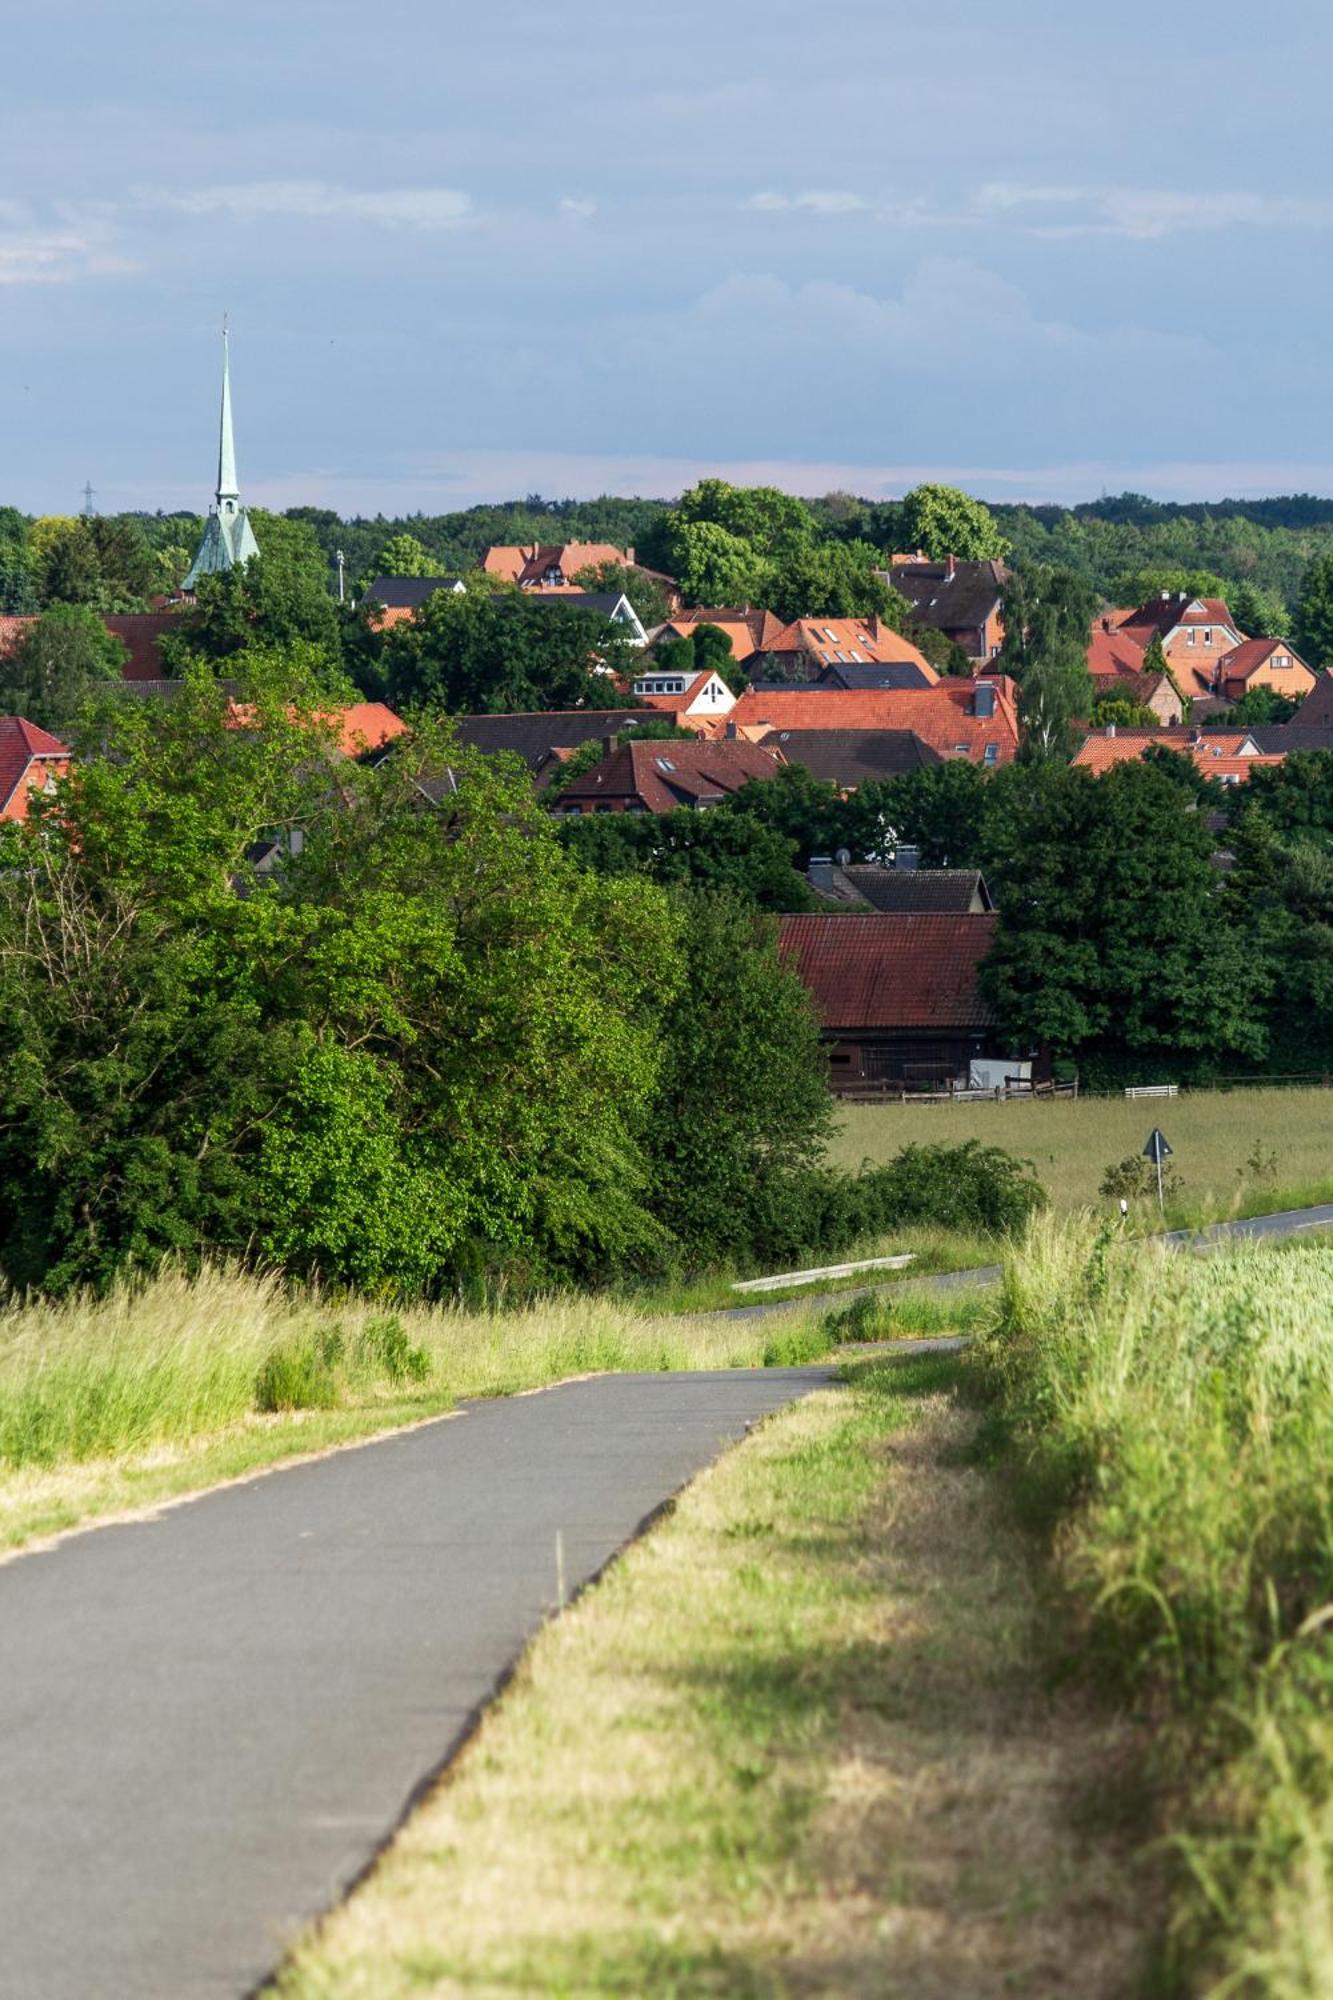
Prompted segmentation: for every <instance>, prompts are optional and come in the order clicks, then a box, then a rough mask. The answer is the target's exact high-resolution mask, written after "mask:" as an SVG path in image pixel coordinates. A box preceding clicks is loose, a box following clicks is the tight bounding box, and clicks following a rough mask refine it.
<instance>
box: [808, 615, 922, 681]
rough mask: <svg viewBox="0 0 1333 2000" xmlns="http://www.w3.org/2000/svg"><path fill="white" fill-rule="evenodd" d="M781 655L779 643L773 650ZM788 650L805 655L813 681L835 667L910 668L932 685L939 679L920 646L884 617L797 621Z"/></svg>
mask: <svg viewBox="0 0 1333 2000" xmlns="http://www.w3.org/2000/svg"><path fill="white" fill-rule="evenodd" d="M769 650H770V651H773V652H775V653H777V654H779V655H780V654H781V653H782V652H783V650H784V647H783V646H782V645H781V644H779V645H777V646H774V647H771V648H770V649H769ZM787 650H789V651H791V652H794V653H797V654H799V655H801V656H802V657H803V658H804V659H805V660H806V661H807V662H808V667H807V671H808V674H809V677H810V679H811V680H813V679H814V678H815V677H816V675H817V674H818V673H819V672H820V670H821V669H823V668H827V667H834V666H850V667H858V666H868V665H876V664H878V665H893V664H899V665H907V666H911V667H913V668H915V669H916V671H917V672H918V673H920V674H923V675H924V677H925V679H924V684H925V685H926V686H932V685H933V684H934V682H935V681H936V680H938V678H939V676H938V674H937V673H936V672H935V669H934V668H933V667H932V666H931V664H930V662H929V660H928V659H927V658H926V656H925V654H924V653H923V652H922V651H921V650H920V648H919V647H917V646H914V645H913V644H912V642H911V640H910V639H904V637H903V635H902V633H901V632H895V631H894V629H893V627H892V626H891V625H886V624H885V623H884V620H883V619H882V618H797V619H795V620H794V621H793V623H792V625H791V627H790V644H789V646H788V647H787Z"/></svg>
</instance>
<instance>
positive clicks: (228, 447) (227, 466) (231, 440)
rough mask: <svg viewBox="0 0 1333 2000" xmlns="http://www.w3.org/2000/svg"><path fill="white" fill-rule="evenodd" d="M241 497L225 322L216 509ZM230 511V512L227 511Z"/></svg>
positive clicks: (225, 323)
mask: <svg viewBox="0 0 1333 2000" xmlns="http://www.w3.org/2000/svg"><path fill="white" fill-rule="evenodd" d="M240 497H241V489H240V487H239V486H238V485H237V484H236V439H235V437H234V435H233V433H232V428H231V350H230V345H229V343H228V340H227V322H226V320H225V319H224V320H223V322H222V422H221V425H220V426H219V431H218V508H219V511H221V509H222V504H223V502H224V500H230V501H231V502H232V508H233V509H234V507H235V503H236V502H237V501H238V500H239V499H240ZM228 511H231V510H228Z"/></svg>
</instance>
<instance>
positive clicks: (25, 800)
mask: <svg viewBox="0 0 1333 2000" xmlns="http://www.w3.org/2000/svg"><path fill="white" fill-rule="evenodd" d="M72 754H73V753H72V752H71V750H70V747H69V745H68V743H62V742H61V741H60V738H59V737H58V736H52V735H51V734H50V732H49V731H48V730H45V729H39V728H38V727H37V724H36V723H35V722H28V721H26V720H25V718H24V717H23V716H21V715H0V819H9V820H15V819H26V818H27V817H28V808H29V805H30V803H31V800H32V795H33V793H34V792H49V791H51V790H52V789H53V788H54V786H55V783H56V780H57V779H58V778H63V777H64V775H65V773H66V772H67V771H68V769H69V766H70V758H71V756H72Z"/></svg>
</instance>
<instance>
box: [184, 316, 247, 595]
mask: <svg viewBox="0 0 1333 2000" xmlns="http://www.w3.org/2000/svg"><path fill="white" fill-rule="evenodd" d="M258 554H259V544H258V543H257V542H256V540H255V535H254V529H253V528H252V527H251V526H250V520H249V516H248V515H247V513H246V511H245V509H244V507H242V505H241V494H240V488H239V486H238V485H237V482H236V438H235V435H234V433H233V431H232V424H231V347H230V342H229V340H228V337H227V322H226V320H225V319H224V320H223V322H222V417H221V421H220V423H219V425H218V485H217V505H216V506H215V508H214V509H213V511H212V512H211V513H210V514H209V517H208V519H207V521H206V522H205V523H204V535H203V540H202V541H201V542H200V544H199V549H198V553H197V554H196V556H195V559H194V561H193V562H192V563H191V565H190V568H189V572H188V574H187V575H186V578H185V581H184V582H183V583H182V585H181V589H182V590H193V589H194V587H195V584H196V583H197V582H198V580H199V578H200V577H201V576H218V575H220V574H221V573H222V572H223V571H224V570H229V569H235V568H237V567H238V565H240V564H242V563H248V562H249V560H250V558H251V556H256V555H258Z"/></svg>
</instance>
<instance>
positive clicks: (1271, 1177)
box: [831, 1089, 1333, 1219]
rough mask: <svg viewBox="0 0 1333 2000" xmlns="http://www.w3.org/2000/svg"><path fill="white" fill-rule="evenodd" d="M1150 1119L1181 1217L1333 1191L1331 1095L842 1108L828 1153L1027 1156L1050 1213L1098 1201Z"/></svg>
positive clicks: (1201, 1094)
mask: <svg viewBox="0 0 1333 2000" xmlns="http://www.w3.org/2000/svg"><path fill="white" fill-rule="evenodd" d="M1154 1125H1160V1126H1161V1128H1162V1130H1163V1131H1164V1132H1165V1134H1166V1136H1167V1139H1168V1140H1169V1142H1170V1144H1171V1146H1172V1147H1173V1148H1174V1156H1173V1158H1172V1160H1171V1163H1170V1164H1171V1166H1172V1168H1173V1169H1174V1170H1175V1171H1176V1173H1177V1174H1178V1175H1179V1178H1180V1182H1181V1186H1180V1190H1179V1194H1178V1195H1177V1197H1176V1199H1175V1201H1174V1202H1173V1204H1172V1208H1173V1211H1174V1213H1176V1214H1177V1215H1178V1216H1180V1217H1181V1219H1213V1218H1216V1217H1221V1216H1225V1215H1227V1214H1230V1213H1251V1214H1252V1213H1254V1212H1255V1211H1257V1210H1259V1209H1263V1208H1271V1207H1275V1206H1283V1205H1285V1204H1286V1203H1287V1202H1288V1201H1291V1202H1293V1204H1294V1200H1295V1198H1296V1197H1299V1196H1305V1197H1307V1198H1309V1199H1317V1198H1319V1197H1321V1196H1323V1195H1327V1194H1328V1193H1329V1192H1331V1191H1333V1092H1330V1091H1325V1090H1281V1089H1276V1090H1232V1091H1196V1092H1191V1093H1187V1094H1185V1095H1183V1096H1181V1097H1173V1098H1165V1099H1158V1098H1124V1097H1083V1098H1078V1099H1071V1098H1038V1099H1033V1100H1031V1101H1029V1102H1026V1103H1025V1102H1022V1101H1017V1100H1015V1101H1011V1102H1009V1103H1007V1104H984V1103H983V1104H957V1105H954V1104H920V1105H912V1104H907V1105H903V1104H848V1105H844V1106H842V1107H841V1108H840V1110H839V1113H838V1126H837V1132H836V1135H835V1138H834V1141H833V1146H832V1149H831V1151H832V1157H833V1159H834V1160H835V1162H836V1163H837V1164H838V1165H840V1166H845V1167H851V1168H856V1167H858V1166H859V1165H860V1164H861V1162H862V1161H863V1160H867V1159H868V1160H874V1161H880V1160H887V1159H891V1158H892V1156H893V1155H894V1154H895V1153H896V1152H898V1151H899V1150H900V1149H901V1148H902V1147H903V1146H908V1145H912V1144H921V1145H932V1144H933V1145H949V1146H956V1145H958V1144H959V1142H960V1141H962V1140H964V1139H979V1140H980V1141H981V1142H982V1144H983V1145H987V1146H1004V1147H1006V1148H1007V1149H1008V1150H1009V1151H1011V1152H1014V1153H1018V1154H1020V1155H1021V1156H1022V1157H1023V1158H1024V1159H1029V1160H1031V1161H1032V1163H1033V1165H1034V1167H1035V1168H1036V1170H1037V1173H1038V1174H1039V1175H1040V1177H1041V1179H1042V1180H1043V1181H1044V1182H1045V1184H1046V1187H1047V1189H1048V1191H1049V1193H1050V1196H1051V1200H1052V1202H1053V1204H1054V1205H1055V1206H1056V1207H1057V1208H1058V1209H1062V1210H1068V1209H1074V1208H1082V1207H1087V1206H1089V1205H1092V1206H1097V1205H1104V1202H1105V1198H1104V1197H1103V1196H1101V1195H1100V1194H1099V1193H1098V1187H1099V1184H1100V1182H1101V1179H1102V1176H1103V1174H1104V1173H1105V1172H1106V1169H1107V1168H1108V1167H1109V1166H1112V1165H1114V1164H1115V1162H1116V1161H1118V1160H1123V1159H1124V1158H1126V1156H1127V1155H1129V1154H1132V1153H1138V1152H1139V1151H1140V1150H1141V1149H1142V1146H1143V1143H1144V1141H1145V1139H1146V1138H1147V1136H1148V1134H1149V1132H1150V1131H1151V1130H1152V1128H1153V1126H1154Z"/></svg>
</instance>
